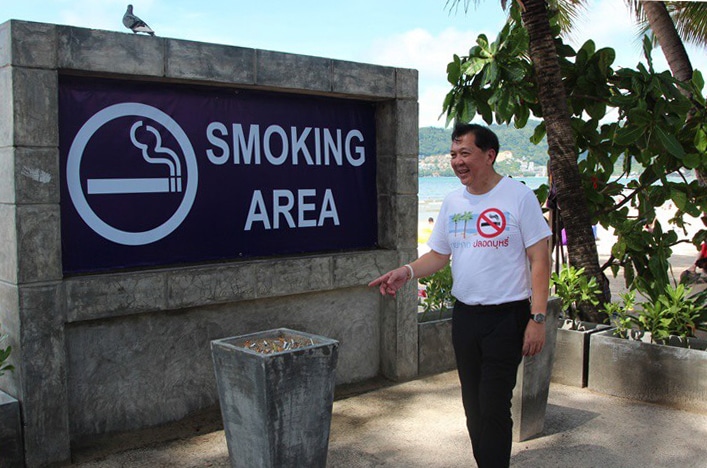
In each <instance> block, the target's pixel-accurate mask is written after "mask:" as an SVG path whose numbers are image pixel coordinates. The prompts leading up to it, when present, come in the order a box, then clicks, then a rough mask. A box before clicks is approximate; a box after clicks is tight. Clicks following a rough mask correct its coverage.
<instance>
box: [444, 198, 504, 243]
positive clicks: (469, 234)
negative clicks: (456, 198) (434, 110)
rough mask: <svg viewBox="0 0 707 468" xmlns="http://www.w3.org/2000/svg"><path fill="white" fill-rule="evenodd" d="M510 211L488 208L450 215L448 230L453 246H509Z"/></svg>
mask: <svg viewBox="0 0 707 468" xmlns="http://www.w3.org/2000/svg"><path fill="white" fill-rule="evenodd" d="M508 216H509V214H508V212H504V211H501V210H499V209H498V208H488V209H486V210H483V211H481V212H480V213H473V212H471V211H465V212H463V213H455V214H453V215H451V216H450V217H449V224H448V231H449V235H450V238H451V239H450V240H451V241H452V242H451V244H452V247H453V248H470V247H474V248H494V249H498V248H500V247H507V246H508V236H506V237H504V238H499V236H501V235H503V234H504V233H508V231H509V227H508Z"/></svg>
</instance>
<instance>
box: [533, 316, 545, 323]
mask: <svg viewBox="0 0 707 468" xmlns="http://www.w3.org/2000/svg"><path fill="white" fill-rule="evenodd" d="M530 318H532V319H533V321H534V322H535V323H545V314H531V315H530Z"/></svg>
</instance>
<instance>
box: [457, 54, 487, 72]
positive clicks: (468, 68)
mask: <svg viewBox="0 0 707 468" xmlns="http://www.w3.org/2000/svg"><path fill="white" fill-rule="evenodd" d="M489 62H490V60H489V59H479V58H470V59H469V60H468V61H467V62H465V63H464V64H463V65H462V66H461V72H462V73H464V74H465V75H469V76H473V75H476V74H477V73H479V72H480V71H481V70H483V69H484V67H485V66H486V64H488V63H489Z"/></svg>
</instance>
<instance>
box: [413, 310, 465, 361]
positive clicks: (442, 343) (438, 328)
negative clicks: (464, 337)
mask: <svg viewBox="0 0 707 468" xmlns="http://www.w3.org/2000/svg"><path fill="white" fill-rule="evenodd" d="M451 315H452V309H448V310H447V311H445V312H443V313H442V314H440V313H439V312H428V313H427V314H426V316H425V317H424V318H423V317H422V314H418V323H417V341H418V344H417V345H418V347H417V350H418V355H417V369H418V373H419V374H420V375H430V374H439V373H440V372H446V371H449V370H452V369H456V367H457V363H456V360H455V359H454V347H453V346H452V319H451ZM438 317H441V318H438ZM430 318H432V319H433V320H428V319H430ZM435 319H436V320H435Z"/></svg>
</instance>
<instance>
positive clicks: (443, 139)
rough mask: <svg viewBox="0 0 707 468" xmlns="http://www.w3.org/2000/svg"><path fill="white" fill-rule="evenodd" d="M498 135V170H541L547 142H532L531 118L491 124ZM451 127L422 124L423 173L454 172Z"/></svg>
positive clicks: (523, 172) (521, 172)
mask: <svg viewBox="0 0 707 468" xmlns="http://www.w3.org/2000/svg"><path fill="white" fill-rule="evenodd" d="M490 128H491V130H493V131H494V133H496V135H498V140H499V142H500V154H499V157H498V159H497V163H496V164H497V170H498V172H500V173H502V174H512V175H519V176H521V175H522V176H532V175H536V174H539V173H541V172H542V171H543V170H544V168H545V167H546V165H547V161H548V156H547V142H546V141H545V140H543V141H542V142H541V143H540V144H539V145H537V146H536V145H533V144H532V143H531V142H530V137H531V136H532V135H533V131H534V130H535V125H534V124H533V122H532V121H531V122H529V124H528V126H526V127H525V128H521V129H517V128H514V127H512V126H510V127H508V126H505V125H491V126H490ZM450 134H451V129H444V128H439V127H422V128H420V136H419V139H420V150H419V157H420V176H421V177H424V176H444V175H446V176H451V175H453V173H452V171H451V168H450V167H449V147H450Z"/></svg>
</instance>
